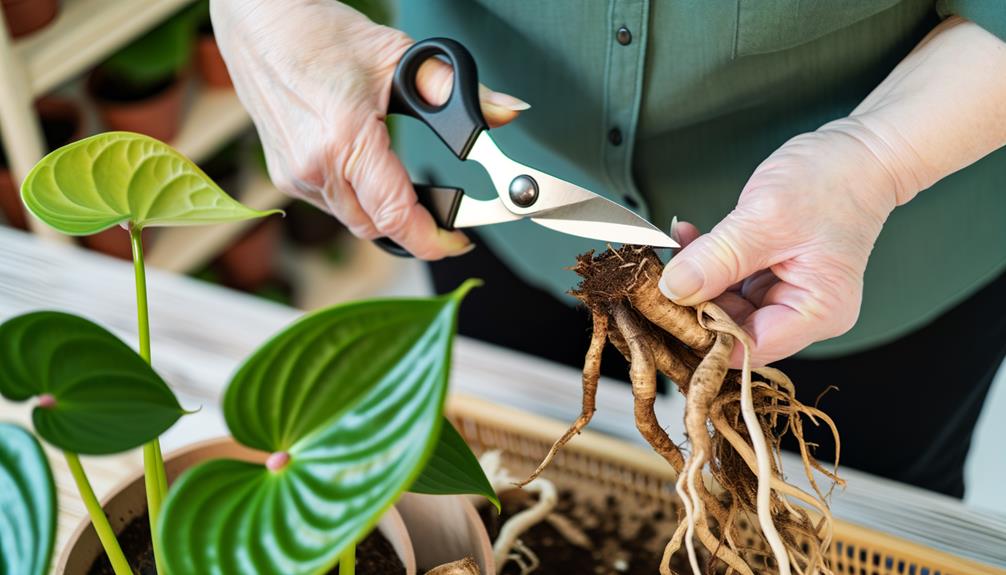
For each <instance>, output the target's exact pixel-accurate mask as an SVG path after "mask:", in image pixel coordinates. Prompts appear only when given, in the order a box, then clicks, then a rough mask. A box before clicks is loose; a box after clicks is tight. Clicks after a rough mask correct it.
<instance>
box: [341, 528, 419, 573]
mask: <svg viewBox="0 0 1006 575" xmlns="http://www.w3.org/2000/svg"><path fill="white" fill-rule="evenodd" d="M328 573H329V575H338V573H339V568H338V567H335V568H334V569H332V570H331V571H329V572H328ZM356 575H405V565H402V561H401V559H399V558H398V555H397V554H396V553H395V548H394V547H392V546H391V543H390V542H389V541H388V540H387V539H385V538H384V535H381V532H380V531H378V530H377V529H374V530H373V531H371V532H370V535H367V536H366V537H365V538H364V539H363V541H361V542H360V544H359V545H357V546H356Z"/></svg>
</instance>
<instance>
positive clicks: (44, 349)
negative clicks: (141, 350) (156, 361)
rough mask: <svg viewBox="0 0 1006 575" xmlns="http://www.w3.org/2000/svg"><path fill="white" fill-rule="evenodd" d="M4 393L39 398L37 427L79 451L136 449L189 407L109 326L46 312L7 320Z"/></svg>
mask: <svg viewBox="0 0 1006 575" xmlns="http://www.w3.org/2000/svg"><path fill="white" fill-rule="evenodd" d="M0 365H2V366H3V369H0V395H3V396H4V397H6V398H7V399H10V400H13V401H24V400H26V399H28V398H30V397H33V396H37V397H39V406H37V407H35V410H34V411H33V412H32V422H33V424H34V426H35V432H36V433H38V434H39V435H40V436H42V438H43V439H45V440H46V441H48V442H49V443H51V444H53V445H55V446H56V447H59V448H60V449H63V450H66V451H71V452H73V453H84V454H88V455H104V454H109V453H119V452H121V451H125V450H127V449H132V448H134V447H138V446H140V445H143V444H144V443H146V442H148V441H150V440H152V439H154V438H156V437H157V436H159V435H160V434H161V433H163V432H164V431H166V430H167V429H168V428H169V427H171V425H172V424H174V422H175V421H177V420H178V418H179V417H181V416H182V415H183V414H184V413H185V411H184V410H183V409H182V408H181V406H180V405H179V404H178V400H177V399H176V398H175V395H174V394H173V393H172V392H171V390H170V389H169V388H168V386H167V384H165V383H164V381H163V380H162V379H161V378H160V376H158V375H157V373H155V372H154V370H153V369H151V368H150V366H149V365H147V362H145V361H143V358H141V357H140V356H139V355H138V354H137V353H136V352H135V351H133V349H132V348H130V347H129V346H128V345H126V344H125V343H123V342H122V341H121V340H119V339H118V338H117V337H115V336H114V335H112V334H111V333H109V332H108V331H107V330H106V329H105V328H103V327H101V326H99V325H97V324H94V323H92V322H90V321H88V320H86V319H84V318H81V317H77V316H75V315H70V314H67V313H61V312H53V311H43V312H34V313H29V314H25V315H21V316H17V317H15V318H12V319H10V320H8V321H6V322H5V323H3V324H2V325H0Z"/></svg>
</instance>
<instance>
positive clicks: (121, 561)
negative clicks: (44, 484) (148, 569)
mask: <svg viewBox="0 0 1006 575" xmlns="http://www.w3.org/2000/svg"><path fill="white" fill-rule="evenodd" d="M63 456H64V457H66V463H67V465H68V466H69V467H70V473H71V474H72V475H73V480H74V482H75V483H76V484H77V491H79V492H80V498H81V499H83V500H84V506H85V507H87V513H88V515H90V516H91V524H92V525H94V531H95V532H96V533H97V534H98V539H99V540H100V541H101V546H102V547H104V548H105V554H106V555H108V561H109V563H111V564H112V571H114V572H115V575H132V574H133V570H132V569H130V568H129V562H128V561H126V556H125V555H123V553H122V548H121V547H119V540H118V539H116V538H115V531H113V530H112V525H111V524H110V523H109V522H108V517H107V516H106V515H105V510H104V509H102V508H101V503H99V502H98V498H97V497H96V496H95V495H94V489H92V488H91V482H90V481H88V480H87V475H86V474H85V473H84V467H83V466H82V465H81V464H80V458H79V457H77V454H76V453H70V452H69V451H64V452H63Z"/></svg>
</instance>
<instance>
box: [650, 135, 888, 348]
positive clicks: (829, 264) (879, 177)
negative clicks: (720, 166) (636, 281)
mask: <svg viewBox="0 0 1006 575" xmlns="http://www.w3.org/2000/svg"><path fill="white" fill-rule="evenodd" d="M861 131H862V127H861V126H859V125H857V124H855V123H854V122H849V121H845V122H836V123H833V124H831V125H828V126H825V127H823V128H821V129H820V130H818V131H816V132H812V133H809V134H802V135H800V136H797V137H795V138H793V139H792V140H790V141H788V142H786V143H785V144H784V145H783V146H782V147H781V148H779V149H778V150H777V151H776V152H775V153H773V154H772V155H771V156H769V158H768V159H767V160H765V161H764V162H763V163H762V164H761V165H760V166H758V168H757V169H756V170H755V172H754V174H753V175H752V176H751V179H750V180H748V183H747V185H746V186H744V189H743V190H742V191H741V195H740V198H739V200H738V202H737V207H736V208H735V209H734V210H733V211H732V212H731V213H730V214H729V215H728V216H727V217H726V218H725V219H724V220H723V221H721V222H720V223H719V224H717V225H716V227H714V228H713V229H712V231H711V232H710V233H708V234H706V235H703V236H699V237H697V236H698V235H699V232H698V230H696V229H695V227H694V226H692V225H691V224H687V223H684V222H681V223H679V224H678V225H677V226H675V229H674V230H673V233H674V235H675V236H677V239H678V240H679V242H680V243H682V245H685V246H686V247H685V248H684V249H682V250H681V252H680V253H679V254H678V255H676V256H675V257H673V258H672V259H671V261H670V263H669V264H668V265H667V267H666V268H665V269H664V275H663V278H662V280H661V284H660V285H661V289H662V291H663V292H664V294H665V295H666V296H667V297H669V298H671V299H672V300H674V301H676V302H678V303H680V304H684V305H695V304H697V303H700V302H703V301H706V300H710V299H713V300H714V301H715V302H716V303H717V304H719V305H720V306H721V307H723V308H724V310H726V311H727V312H728V313H729V314H730V315H731V316H733V318H734V319H735V320H736V321H737V322H738V323H739V324H741V326H742V327H743V328H744V329H745V330H746V331H747V332H748V333H749V334H751V336H752V338H753V340H754V342H755V348H754V350H752V351H753V355H752V362H753V364H755V365H764V364H766V363H770V362H772V361H775V360H778V359H781V358H784V357H787V356H789V355H792V354H794V353H796V352H797V351H800V350H801V349H803V348H804V347H806V346H807V345H809V344H811V343H813V342H815V341H820V340H823V339H827V338H829V337H834V336H837V335H840V334H842V333H844V332H846V331H848V330H849V329H850V328H851V327H852V325H853V324H854V323H855V322H856V318H857V317H858V315H859V305H860V302H861V300H862V295H863V272H864V271H865V269H866V261H867V258H868V257H869V255H870V250H871V249H872V248H873V244H874V241H876V239H877V236H878V234H879V233H880V229H881V227H882V226H883V224H884V221H885V220H886V219H887V216H888V214H889V213H890V212H891V210H893V209H894V207H895V191H894V190H895V187H894V184H893V181H892V179H891V176H890V174H889V173H888V172H887V170H886V169H885V168H884V166H883V165H882V164H881V163H880V161H879V160H878V159H877V158H876V157H875V156H874V155H873V153H872V152H870V149H869V148H868V147H867V146H866V145H864V144H863V143H862V140H861V139H860V138H861V136H860V135H858V132H861ZM740 357H741V356H740V350H739V349H738V350H736V351H735V356H734V359H733V362H732V363H733V366H734V367H739V366H740Z"/></svg>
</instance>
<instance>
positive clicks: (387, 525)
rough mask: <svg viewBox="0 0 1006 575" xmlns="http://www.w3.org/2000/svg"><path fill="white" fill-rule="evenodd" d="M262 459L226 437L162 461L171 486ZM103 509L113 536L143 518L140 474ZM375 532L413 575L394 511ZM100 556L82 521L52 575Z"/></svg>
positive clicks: (83, 567)
mask: <svg viewBox="0 0 1006 575" xmlns="http://www.w3.org/2000/svg"><path fill="white" fill-rule="evenodd" d="M265 456H266V454H264V453H262V452H260V451H255V450H252V449H249V448H247V447H244V446H242V445H240V444H238V443H236V442H235V441H234V440H233V439H231V438H229V437H227V438H218V439H210V440H207V441H203V442H200V443H196V444H193V445H190V446H188V447H184V448H182V449H180V450H177V451H174V452H172V453H169V454H167V456H166V457H165V458H164V467H165V470H166V471H167V475H168V482H169V483H170V482H172V481H174V480H175V478H177V477H178V476H179V475H181V473H182V472H183V471H185V470H186V469H188V468H189V467H192V466H193V465H196V464H197V463H200V462H202V461H205V460H207V459H217V458H229V459H239V460H243V461H252V462H256V463H262V462H264V461H265ZM102 506H103V507H104V509H105V513H106V514H107V515H108V519H109V522H110V523H111V524H112V529H114V530H115V532H116V533H119V532H121V531H122V530H123V529H124V528H125V527H126V525H128V524H129V522H130V521H132V520H133V519H135V518H136V517H139V516H140V515H143V513H144V512H145V511H146V507H147V499H146V490H145V488H144V483H143V474H142V473H141V474H138V475H136V476H135V477H132V478H130V479H129V480H127V481H126V482H124V483H122V485H121V486H120V487H118V488H116V489H114V490H112V494H111V495H110V496H109V497H106V498H105V500H104V501H103V502H102ZM377 529H378V530H379V531H380V532H381V535H384V537H385V538H386V539H387V540H388V542H389V543H391V546H392V547H393V548H394V549H395V552H396V553H398V557H399V559H401V560H402V563H403V564H404V565H405V569H406V574H407V575H416V560H415V555H414V554H413V550H412V542H411V541H410V539H409V534H408V532H407V531H406V528H405V524H404V522H403V521H402V518H401V516H400V515H399V514H398V512H397V511H396V510H395V508H394V507H393V508H391V509H389V510H388V512H387V513H385V514H384V517H382V518H381V521H380V522H379V523H378V524H377ZM102 552H103V550H102V548H101V542H100V541H99V540H98V535H97V533H95V531H94V527H92V526H91V521H90V519H85V520H84V521H83V522H82V523H81V524H80V525H79V526H78V527H77V529H76V530H75V531H74V533H73V535H72V536H71V537H70V540H69V542H68V543H67V545H66V547H65V548H64V549H63V552H62V554H61V555H60V557H59V561H58V562H57V566H56V571H55V572H56V573H62V574H63V575H86V574H87V572H88V570H89V569H90V568H91V564H92V563H94V560H95V559H96V558H97V557H99V556H100V555H101V553H102ZM127 559H128V558H127Z"/></svg>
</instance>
